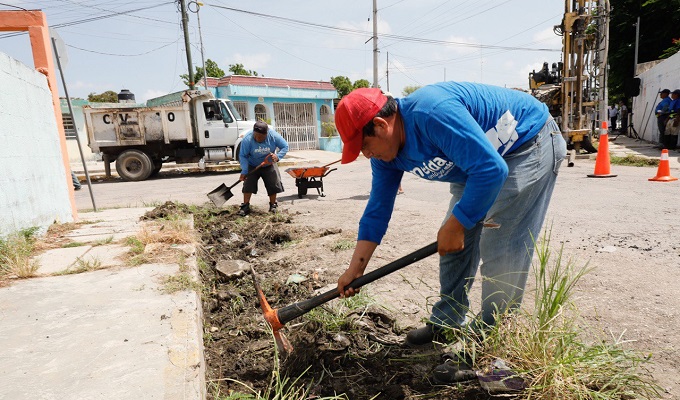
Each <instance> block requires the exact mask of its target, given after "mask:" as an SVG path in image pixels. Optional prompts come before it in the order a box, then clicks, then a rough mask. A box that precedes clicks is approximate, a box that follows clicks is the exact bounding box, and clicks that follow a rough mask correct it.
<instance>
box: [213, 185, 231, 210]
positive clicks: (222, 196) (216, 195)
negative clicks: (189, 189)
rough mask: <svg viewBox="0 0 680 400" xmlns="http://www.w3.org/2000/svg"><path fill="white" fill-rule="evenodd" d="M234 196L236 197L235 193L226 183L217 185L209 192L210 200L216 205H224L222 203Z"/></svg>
mask: <svg viewBox="0 0 680 400" xmlns="http://www.w3.org/2000/svg"><path fill="white" fill-rule="evenodd" d="M232 197H234V194H233V193H232V192H231V189H230V188H228V187H227V185H225V184H224V183H223V184H221V185H220V186H218V187H216V188H215V189H214V190H213V191H212V192H210V193H208V198H209V199H210V201H212V203H213V204H214V205H215V207H222V205H223V204H224V203H226V202H227V200H229V199H231V198H232Z"/></svg>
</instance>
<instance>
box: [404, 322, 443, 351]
mask: <svg viewBox="0 0 680 400" xmlns="http://www.w3.org/2000/svg"><path fill="white" fill-rule="evenodd" d="M433 341H437V342H441V343H445V342H446V341H447V339H446V335H444V332H443V329H442V328H441V327H438V326H435V325H433V324H425V326H423V327H420V328H418V329H414V330H412V331H410V332H409V333H408V334H406V344H407V345H409V346H424V345H426V344H430V343H432V342H433Z"/></svg>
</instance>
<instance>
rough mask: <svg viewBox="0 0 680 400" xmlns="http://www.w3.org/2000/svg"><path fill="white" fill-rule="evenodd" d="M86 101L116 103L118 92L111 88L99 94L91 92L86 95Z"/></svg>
mask: <svg viewBox="0 0 680 400" xmlns="http://www.w3.org/2000/svg"><path fill="white" fill-rule="evenodd" d="M87 101H89V102H90V103H118V93H116V92H114V91H113V90H107V91H106V92H104V93H100V94H96V93H94V92H92V93H90V94H88V95H87Z"/></svg>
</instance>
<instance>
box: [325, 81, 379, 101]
mask: <svg viewBox="0 0 680 400" xmlns="http://www.w3.org/2000/svg"><path fill="white" fill-rule="evenodd" d="M331 84H332V85H333V87H334V88H335V90H337V91H338V96H340V98H341V99H342V98H343V97H345V96H346V95H348V94H349V92H351V91H352V90H354V89H358V88H367V87H370V86H371V84H370V83H369V82H368V81H367V80H366V79H359V80H356V81H355V82H354V83H352V81H350V80H349V78H348V77H346V76H332V77H331Z"/></svg>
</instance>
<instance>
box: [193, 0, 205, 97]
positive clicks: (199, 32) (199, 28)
mask: <svg viewBox="0 0 680 400" xmlns="http://www.w3.org/2000/svg"><path fill="white" fill-rule="evenodd" d="M202 6H203V3H200V2H196V18H197V19H198V38H199V40H200V41H201V63H202V64H203V86H205V90H208V71H207V70H206V69H205V57H204V56H203V52H204V51H205V50H204V49H203V34H202V33H201V13H200V11H201V7H202Z"/></svg>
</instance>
